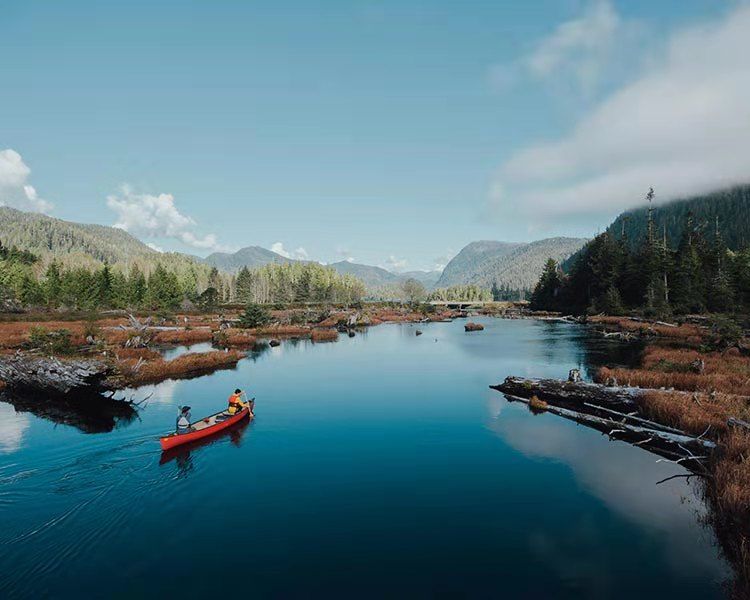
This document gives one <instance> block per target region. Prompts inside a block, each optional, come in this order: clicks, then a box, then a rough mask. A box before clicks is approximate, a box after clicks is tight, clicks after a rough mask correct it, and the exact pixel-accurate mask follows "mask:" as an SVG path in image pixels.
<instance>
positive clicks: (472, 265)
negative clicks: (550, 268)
mask: <svg viewBox="0 0 750 600" xmlns="http://www.w3.org/2000/svg"><path fill="white" fill-rule="evenodd" d="M586 242H587V240H585V239H582V238H566V237H557V238H548V239H544V240H538V241H536V242H530V243H508V242H493V241H480V242H472V243H470V244H468V245H467V246H465V247H464V248H463V249H462V250H461V252H459V253H458V254H457V255H456V257H455V258H453V260H451V261H450V262H449V263H448V264H447V265H446V267H445V269H444V270H443V274H442V275H441V276H440V279H439V280H438V281H437V283H436V284H435V287H437V288H445V287H451V286H454V285H469V284H473V285H478V286H480V287H484V288H491V287H492V286H493V284H494V285H496V286H497V287H498V288H501V289H503V288H505V289H510V290H529V289H532V288H533V287H534V285H535V284H536V282H537V280H538V279H539V275H540V273H541V272H542V269H543V267H544V263H545V262H546V261H547V259H548V258H554V259H555V260H556V261H558V262H560V261H563V260H565V259H566V258H568V257H569V256H571V255H572V254H574V253H575V252H577V251H578V250H580V249H581V248H582V247H583V245H584V244H585V243H586Z"/></svg>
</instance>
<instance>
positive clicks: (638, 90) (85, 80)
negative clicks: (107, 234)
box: [0, 0, 750, 270]
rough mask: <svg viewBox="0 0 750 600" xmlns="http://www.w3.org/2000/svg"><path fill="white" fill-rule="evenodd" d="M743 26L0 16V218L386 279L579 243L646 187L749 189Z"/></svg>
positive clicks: (717, 21)
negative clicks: (78, 225) (293, 259)
mask: <svg viewBox="0 0 750 600" xmlns="http://www.w3.org/2000/svg"><path fill="white" fill-rule="evenodd" d="M749 26H750V18H749V17H748V7H747V4H745V3H742V2H736V1H729V0H727V1H721V0H660V1H659V2H653V1H640V0H628V1H627V2H626V1H625V0H619V1H617V0H590V1H589V0H538V1H528V0H518V1H515V2H496V1H493V2H438V1H433V2H412V1H408V0H400V1H369V2H357V1H347V2H344V1H341V2H334V1H328V2H285V1H282V0H277V1H275V2H238V1H237V2H227V1H213V2H177V1H174V2H158V1H153V0H152V1H148V2H140V1H129V2H120V3H112V2H76V1H70V2H64V3H62V2H52V1H49V2H34V1H29V0H24V1H17V2H14V1H12V0H11V1H6V2H4V3H3V11H2V16H1V17H0V53H1V55H2V57H3V58H2V61H3V69H2V79H3V86H2V93H0V151H2V152H3V153H2V154H0V202H4V203H6V204H10V205H15V206H19V207H21V208H25V209H30V208H31V209H37V210H43V211H45V212H49V214H51V215H53V216H56V217H60V218H64V219H70V220H76V221H84V222H96V223H102V224H110V225H111V224H118V225H120V226H123V227H125V228H126V229H128V230H129V231H131V232H133V233H134V234H136V235H138V236H139V237H141V238H142V239H144V240H145V241H148V242H150V243H152V244H155V245H156V246H158V247H160V248H163V249H169V250H180V251H187V252H193V253H196V254H200V255H205V254H207V253H208V252H210V251H212V250H214V249H237V248H239V247H242V246H247V245H255V244H257V245H261V246H264V247H268V248H270V247H272V246H274V245H275V248H277V249H280V250H282V252H288V253H290V254H292V255H296V256H308V257H310V258H313V259H317V260H321V261H325V262H332V261H335V260H341V259H345V258H350V259H354V260H356V261H357V262H366V263H370V264H379V265H382V266H386V267H388V268H393V269H401V270H405V269H428V268H433V267H434V266H435V265H437V264H441V263H444V262H445V261H446V259H447V258H448V257H450V255H451V254H454V253H455V252H457V251H458V250H460V248H461V247H463V246H464V245H465V244H466V243H468V242H470V241H472V240H477V239H497V240H510V241H526V240H532V239H538V238H542V237H548V236H552V235H581V236H590V235H592V234H593V233H595V232H596V231H597V230H598V229H601V228H602V227H604V226H606V224H607V223H608V221H609V220H610V219H611V218H612V217H613V216H614V215H615V214H617V213H618V212H619V211H620V210H622V209H623V208H627V207H628V206H630V205H632V203H633V202H636V201H637V200H638V198H639V197H641V196H642V193H643V192H644V191H645V190H646V189H647V188H648V187H649V186H650V185H653V186H654V187H655V188H656V190H657V194H658V193H660V191H662V190H663V192H662V194H661V197H662V198H668V197H675V196H679V195H684V194H685V193H690V192H692V191H693V190H697V191H704V190H706V189H710V188H715V187H717V186H719V185H723V184H727V183H735V182H737V181H738V180H740V179H742V177H744V176H745V175H744V173H750V170H749V169H748V167H749V166H750V165H748V164H745V163H737V164H735V162H736V161H735V160H734V157H735V155H737V154H738V153H737V152H736V150H737V148H740V147H743V142H749V141H750V133H749V132H748V131H747V130H746V127H745V126H744V125H743V127H740V131H736V128H732V127H730V126H728V125H727V122H726V121H717V120H716V117H714V116H713V115H715V114H717V113H721V114H724V115H727V117H726V118H727V119H729V118H730V117H731V118H732V119H734V120H735V121H736V120H737V119H742V118H744V117H745V116H747V115H746V113H745V112H743V111H744V110H746V109H745V108H744V104H747V101H746V100H747V97H748V96H747V95H745V93H744V92H746V91H749V90H750V88H748V87H743V86H745V84H747V83H748V77H749V76H748V73H747V68H746V65H744V66H743V64H742V62H741V61H739V60H737V61H734V60H731V59H730V60H726V57H727V56H730V55H732V52H734V51H737V52H738V53H739V56H742V54H743V53H744V55H745V56H747V55H748V54H747V52H748V51H749V50H750V49H748V48H747V47H745V45H744V44H745V42H744V41H743V40H744V39H745V38H750V27H749ZM704 45H707V46H708V47H709V50H708V51H706V52H704ZM696 57H698V58H696ZM744 60H745V61H746V59H744ZM697 63H701V64H697ZM703 63H705V64H703ZM696 64H697V66H696ZM708 76H710V77H711V78H714V77H715V78H716V85H712V86H711V88H710V90H712V91H713V92H714V93H708V92H707V90H706V85H705V82H706V79H707V77H708ZM738 79H739V83H737V80H738ZM662 123H666V124H664V125H662ZM729 123H730V124H731V121H730V122H729ZM655 124H658V126H656V127H654V125H655ZM726 130H731V132H730V133H729V134H727V135H724V134H725V133H726ZM685 131H689V132H692V133H691V135H692V136H693V137H687V138H686V137H685V135H686V134H685ZM696 136H697V137H696ZM725 138H728V139H725ZM692 145H695V147H706V148H710V153H711V155H712V156H715V157H716V158H715V160H716V164H715V165H713V164H706V160H705V157H702V156H699V155H698V156H696V155H695V153H694V152H692V153H690V154H689V155H688V153H687V152H686V151H682V154H681V153H680V149H684V148H686V147H688V146H690V147H693V146H692ZM717 146H718V147H717ZM644 149H648V151H647V152H646V153H645V156H644V152H643V150H644ZM745 154H747V153H746V152H745ZM636 155H637V156H636ZM737 160H740V159H737ZM742 160H748V159H744V158H743V159H742ZM733 161H734V162H733ZM709 162H710V161H709ZM728 162H729V163H731V164H730V165H729V166H727V163H728ZM697 164H700V165H701V167H700V168H697V171H698V172H696V168H693V166H694V165H697ZM677 182H679V184H678V183H677ZM29 186H33V189H32V188H30V187H29ZM279 244H281V245H282V246H281V247H280V246H279Z"/></svg>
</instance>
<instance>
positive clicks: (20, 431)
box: [0, 402, 30, 454]
mask: <svg viewBox="0 0 750 600" xmlns="http://www.w3.org/2000/svg"><path fill="white" fill-rule="evenodd" d="M29 424H30V420H29V416H28V415H25V414H23V413H22V412H18V411H17V410H16V409H15V408H14V407H13V406H12V405H10V404H6V403H4V402H1V403H0V454H12V453H13V452H15V451H16V450H18V449H19V448H20V447H21V442H22V441H23V436H24V434H25V433H26V430H27V429H28V428H29Z"/></svg>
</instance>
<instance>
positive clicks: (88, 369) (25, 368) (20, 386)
mask: <svg viewBox="0 0 750 600" xmlns="http://www.w3.org/2000/svg"><path fill="white" fill-rule="evenodd" d="M112 372H113V369H112V367H111V366H109V365H107V364H106V363H103V362H100V361H96V360H69V361H67V360H66V361H62V360H59V359H57V358H53V357H38V356H29V355H25V354H20V353H17V354H15V355H13V356H5V357H2V358H0V379H1V380H3V381H4V382H5V383H6V385H7V386H8V388H10V389H17V390H26V391H33V392H40V393H44V394H52V395H67V394H70V393H72V392H80V393H89V394H91V393H100V392H103V391H107V390H110V389H111V386H110V384H109V383H108V381H107V377H108V376H109V375H111V374H112Z"/></svg>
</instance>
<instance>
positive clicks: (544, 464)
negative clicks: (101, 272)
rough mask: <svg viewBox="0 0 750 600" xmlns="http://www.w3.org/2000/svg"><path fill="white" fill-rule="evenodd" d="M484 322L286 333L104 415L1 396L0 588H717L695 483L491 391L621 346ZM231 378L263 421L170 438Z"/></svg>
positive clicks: (577, 331) (537, 325)
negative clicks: (54, 411)
mask: <svg viewBox="0 0 750 600" xmlns="http://www.w3.org/2000/svg"><path fill="white" fill-rule="evenodd" d="M482 322H483V323H484V324H485V325H486V329H485V331H483V332H478V333H472V334H466V333H464V331H463V322H461V321H456V322H454V323H435V324H430V325H419V328H420V329H422V330H423V331H424V335H422V336H419V337H417V336H415V329H416V326H414V325H382V326H378V327H374V328H371V329H370V330H369V331H368V332H366V333H364V334H361V335H357V337H355V338H352V339H349V338H346V337H342V338H341V339H340V340H339V341H338V342H337V343H332V344H317V345H316V344H312V343H310V342H306V341H303V342H298V343H293V342H285V343H283V344H282V345H281V347H279V348H273V349H270V350H268V351H266V352H263V353H261V354H258V355H256V356H254V357H251V358H248V359H246V360H243V361H242V362H241V363H240V364H239V366H238V368H237V369H236V370H231V371H221V372H218V373H215V374H213V375H210V376H205V377H201V378H198V379H193V380H188V381H179V382H165V383H163V384H160V385H158V386H155V387H150V388H145V389H142V390H138V391H137V393H136V395H137V396H138V397H142V396H145V395H146V394H147V393H150V392H151V391H153V397H152V398H151V400H150V401H149V404H148V406H147V407H146V408H145V409H144V410H142V411H141V413H140V415H139V418H137V419H134V420H131V421H130V422H124V421H120V422H119V423H118V425H117V426H116V427H115V428H114V430H112V431H109V432H105V433H84V432H82V431H81V430H80V429H79V428H78V427H76V426H73V425H65V424H56V423H55V422H53V421H51V420H49V419H47V418H42V417H40V416H35V415H34V414H32V413H30V412H22V411H17V410H16V408H14V407H13V406H11V405H9V404H5V403H0V596H3V597H33V598H38V597H43V596H54V597H72V596H75V597H90V596H98V597H101V596H110V597H123V598H125V597H127V598H132V597H157V596H162V597H163V596H164V595H176V594H178V593H179V594H180V595H181V596H183V597H198V596H206V595H208V594H216V593H218V592H221V591H230V590H235V591H237V592H238V593H242V594H243V595H253V596H260V597H263V596H265V597H268V596H273V597H311V596H322V595H328V596H355V595H356V596H357V597H362V596H394V595H401V596H406V595H408V596H418V597H421V596H436V595H463V596H473V597H477V596H481V597H486V596H496V597H498V596H499V597H522V598H581V597H584V598H588V597H592V598H601V597H607V598H632V597H656V596H661V597H665V598H666V597H677V596H679V597H680V598H681V599H683V600H684V599H687V598H712V597H721V587H720V586H721V581H722V580H723V579H724V578H725V576H726V575H727V573H726V569H725V567H724V565H723V563H722V562H721V561H720V560H719V559H718V558H717V553H716V550H715V549H714V547H713V543H712V537H711V534H710V532H709V531H707V530H706V529H704V528H703V527H701V526H700V525H699V524H698V517H699V515H700V512H701V510H702V506H701V503H700V501H699V500H698V499H697V498H696V497H695V496H694V494H693V491H692V489H691V487H689V486H687V484H686V483H685V481H684V480H683V479H676V480H673V481H670V482H668V483H665V484H663V485H659V486H656V485H655V482H656V481H658V480H660V479H662V478H664V477H667V476H669V475H672V474H675V473H679V472H680V469H679V468H678V467H677V466H676V465H673V464H668V463H664V462H662V463H657V462H656V457H655V456H653V455H651V454H648V453H646V452H644V451H642V450H639V449H637V448H633V447H631V446H628V445H626V444H624V443H620V442H609V441H608V440H607V438H606V437H603V436H602V435H601V434H600V433H598V432H596V431H592V430H589V429H586V428H584V427H582V426H578V425H576V424H574V423H571V422H569V421H565V420H562V419H560V418H558V417H554V416H552V415H540V416H534V415H532V414H530V413H529V412H528V411H527V410H526V408H525V407H524V406H522V405H519V404H509V403H508V402H506V400H505V399H504V398H503V396H501V395H500V394H498V393H497V392H495V391H492V390H490V389H488V385H489V384H493V383H497V382H499V381H501V380H502V379H503V378H504V377H505V376H506V375H508V374H511V373H512V374H516V375H529V376H556V377H563V376H565V375H566V374H567V372H568V369H570V368H571V367H574V366H581V367H582V368H583V369H584V371H585V372H587V371H589V370H590V369H591V368H593V366H595V365H597V364H602V363H605V362H626V361H628V360H630V358H631V357H629V356H628V354H629V353H628V352H627V351H625V350H622V349H619V350H618V348H619V347H618V346H616V345H613V344H611V343H605V342H604V341H603V340H591V339H589V338H588V337H587V335H586V330H585V329H584V328H581V327H579V326H575V325H569V324H563V323H541V322H534V321H502V320H492V319H486V320H482ZM237 386H239V387H243V388H246V389H248V390H250V393H251V395H253V396H256V397H257V406H256V413H257V418H256V419H255V421H253V422H252V423H250V424H248V425H245V426H243V427H240V428H239V429H236V430H234V431H232V432H231V433H227V434H225V435H221V436H220V437H218V438H217V439H215V440H213V441H212V442H211V443H209V444H204V445H201V446H198V447H193V448H189V449H187V450H185V451H182V452H178V453H174V454H166V455H163V454H162V453H161V451H160V449H159V444H158V440H157V437H158V436H159V434H161V433H163V432H165V431H168V430H170V429H171V428H172V427H173V424H174V419H175V414H176V406H177V405H178V404H189V405H191V406H192V407H193V415H194V416H196V417H197V416H201V415H207V414H210V413H213V412H215V411H217V410H218V409H220V408H222V407H223V406H224V403H225V400H226V397H227V396H228V395H229V393H230V392H231V391H232V390H233V389H234V388H235V387H237ZM96 428H97V427H93V429H96ZM105 428H106V427H105ZM91 429H92V427H89V430H91Z"/></svg>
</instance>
